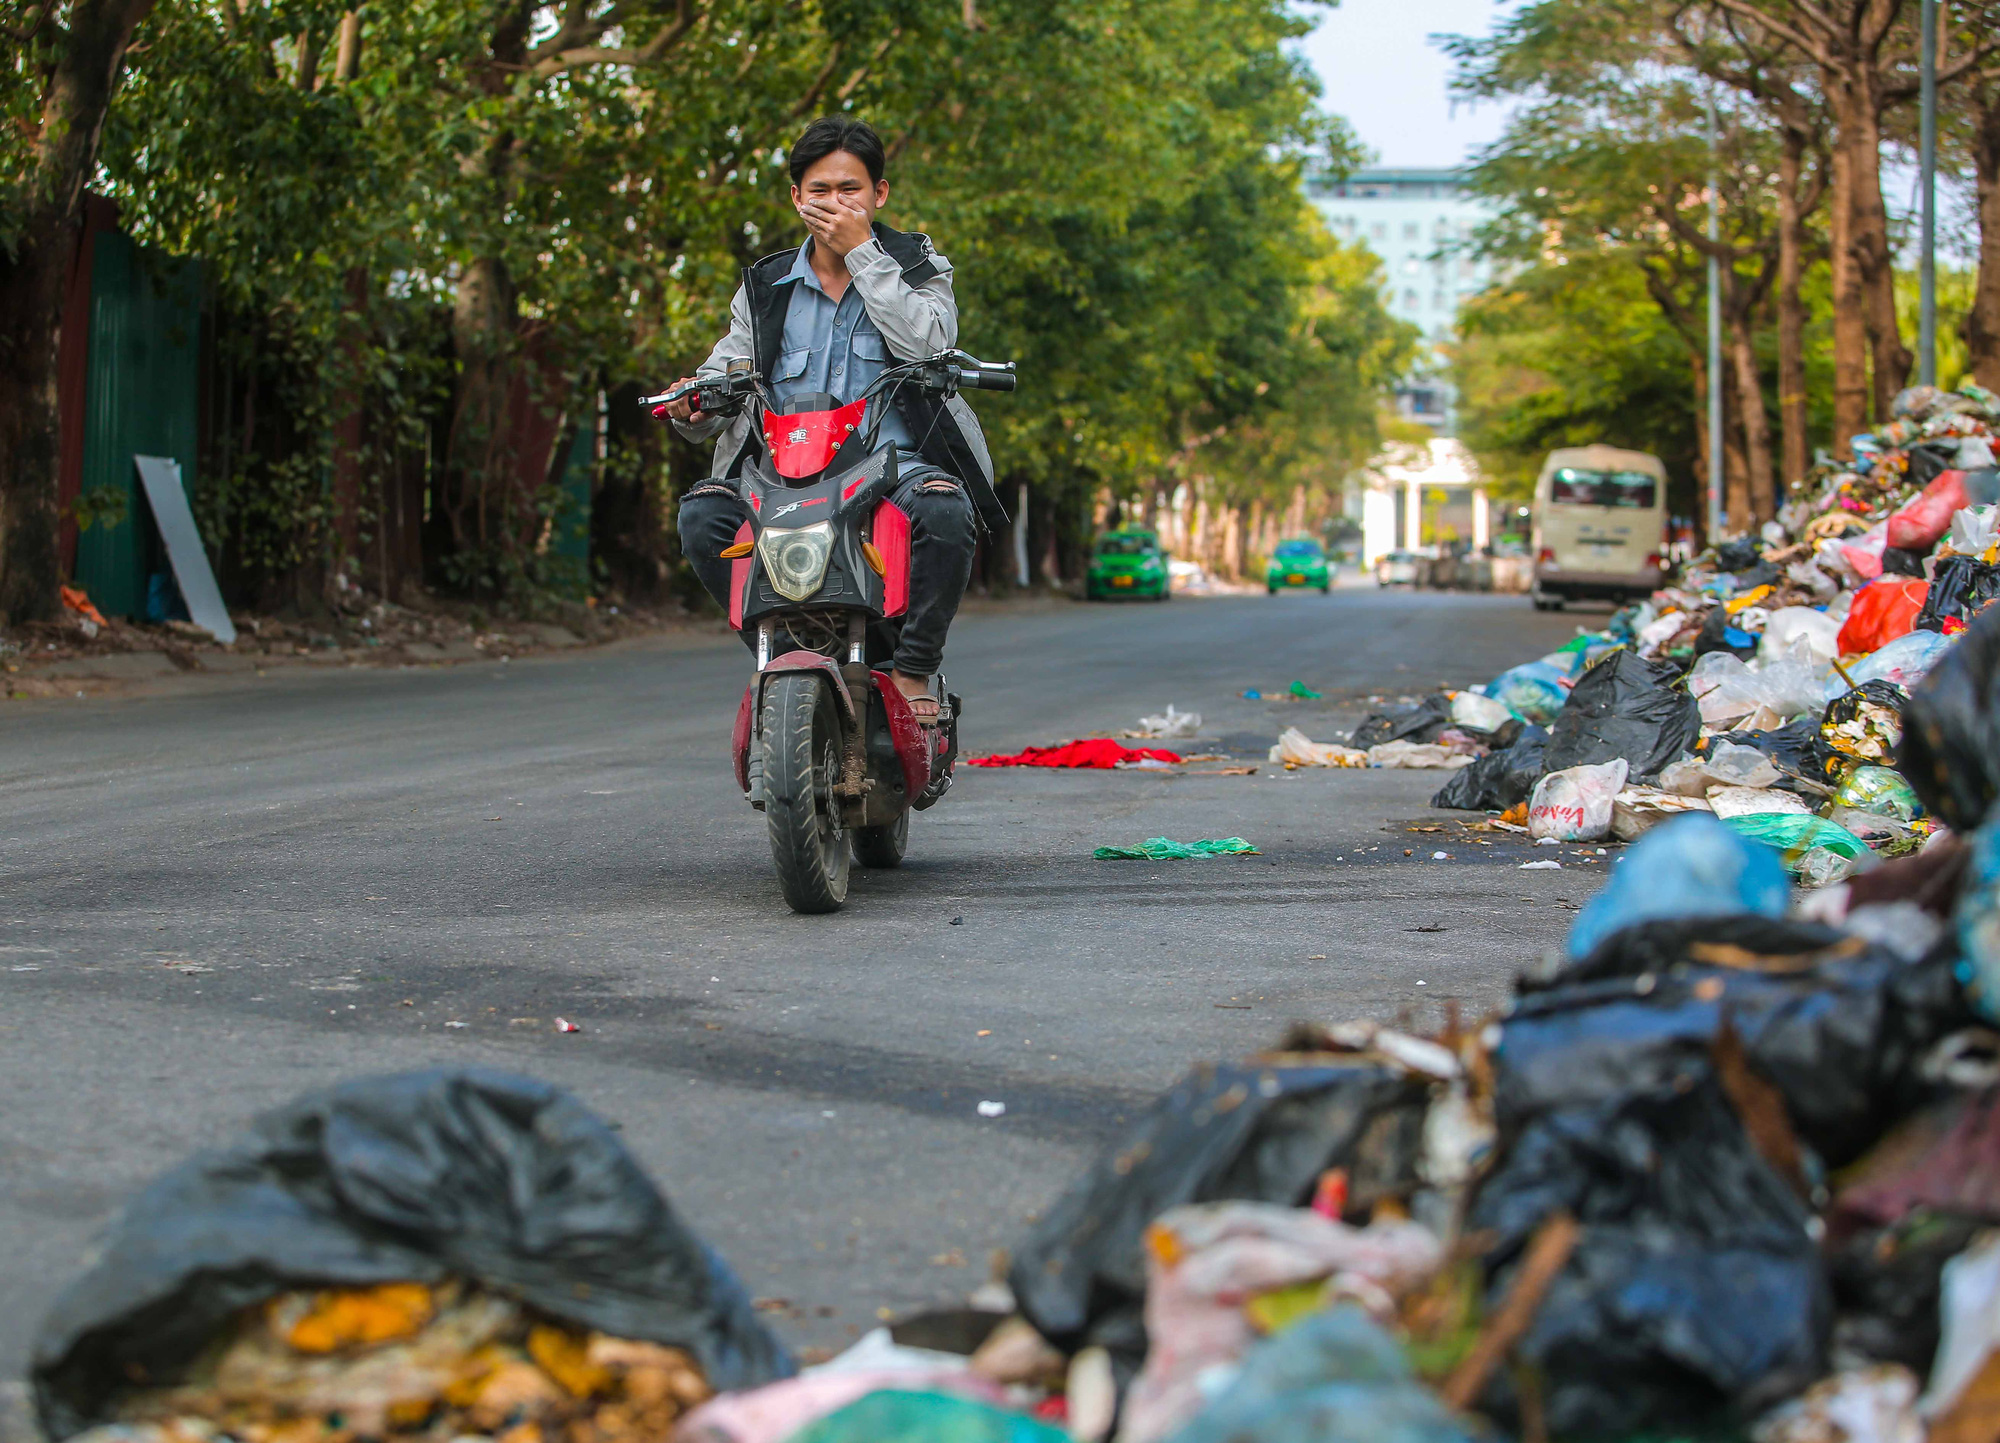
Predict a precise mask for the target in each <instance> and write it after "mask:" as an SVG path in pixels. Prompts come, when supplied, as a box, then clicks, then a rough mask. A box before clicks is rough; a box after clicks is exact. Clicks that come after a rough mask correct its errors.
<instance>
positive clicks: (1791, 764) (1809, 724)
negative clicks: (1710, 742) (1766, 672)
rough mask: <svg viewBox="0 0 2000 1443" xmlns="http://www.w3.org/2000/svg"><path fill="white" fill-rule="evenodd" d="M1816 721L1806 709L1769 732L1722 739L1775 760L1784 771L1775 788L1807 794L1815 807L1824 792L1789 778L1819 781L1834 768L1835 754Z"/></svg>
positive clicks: (1732, 735) (1743, 733)
mask: <svg viewBox="0 0 2000 1443" xmlns="http://www.w3.org/2000/svg"><path fill="white" fill-rule="evenodd" d="M1819 721H1820V719H1819V718H1818V717H1816V716H1814V715H1813V714H1812V713H1810V712H1808V713H1806V715H1804V716H1802V717H1795V718H1793V719H1792V720H1791V721H1789V722H1787V723H1785V725H1783V726H1781V727H1774V728H1772V729H1771V730H1770V731H1762V732H1731V733H1729V735H1728V736H1727V737H1726V738H1725V740H1728V741H1732V742H1734V743H1736V744H1737V745H1738V746H1744V747H1755V748H1756V749H1757V750H1758V751H1760V752H1762V753H1763V754H1764V755H1765V756H1767V757H1769V758H1770V759H1771V760H1772V761H1773V762H1776V763H1777V765H1778V770H1779V771H1781V772H1784V773H1785V774H1786V776H1785V780H1783V781H1780V782H1778V783H1777V784H1776V785H1777V787H1778V788H1779V789H1781V790H1783V791H1788V792H1796V793H1798V794H1799V795H1800V796H1804V797H1808V798H1810V799H1811V800H1812V802H1813V805H1814V806H1815V807H1817V806H1818V805H1819V804H1820V803H1821V802H1822V801H1824V800H1825V799H1826V794H1825V793H1824V792H1820V791H1815V790H1814V789H1812V788H1811V787H1802V786H1799V785H1798V784H1796V783H1795V782H1793V781H1792V780H1791V778H1793V777H1803V778H1805V779H1806V780H1807V781H1809V782H1820V783H1822V784H1823V783H1825V782H1826V780H1827V779H1828V778H1829V777H1830V776H1831V774H1832V772H1833V770H1834V763H1835V761H1836V759H1837V757H1838V753H1836V752H1835V751H1834V749H1833V748H1832V747H1830V746H1828V745H1827V744H1826V738H1825V737H1823V736H1821V735H1820V731H1819Z"/></svg>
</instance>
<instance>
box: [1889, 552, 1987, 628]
mask: <svg viewBox="0 0 2000 1443" xmlns="http://www.w3.org/2000/svg"><path fill="white" fill-rule="evenodd" d="M1996 598H2000V566H1991V565H1988V564H1987V563H1986V562H1984V561H1981V560H1980V559H1979V558H1978V557H1976V556H1944V557H1940V558H1939V559H1938V564H1937V569H1936V570H1935V571H1934V572H1932V573H1931V589H1930V590H1929V591H1928V592H1927V593H1925V595H1924V609H1923V610H1922V611H1919V612H1918V613H1917V619H1916V620H1915V621H1913V622H1911V623H1910V629H1911V630H1912V631H1943V630H1944V624H1945V622H1947V621H1962V622H1964V623H1966V624H1967V625H1968V626H1969V625H1971V624H1972V618H1973V617H1975V616H1978V615H1981V614H1982V613H1983V612H1985V610H1986V608H1987V607H1988V606H1989V605H1990V604H1991V603H1992V602H1993V601H1994V600H1995V599H1996Z"/></svg>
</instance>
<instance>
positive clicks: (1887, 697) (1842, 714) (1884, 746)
mask: <svg viewBox="0 0 2000 1443" xmlns="http://www.w3.org/2000/svg"><path fill="white" fill-rule="evenodd" d="M1909 704H1910V694H1909V693H1908V692H1906V691H1904V690H1903V689H1902V688H1901V687H1900V686H1897V685H1896V683H1894V682H1893V681H1886V680H1883V679H1881V678H1879V677H1878V678H1877V679H1875V680H1874V681H1864V682H1862V683H1861V685H1860V686H1857V687H1855V688H1854V690H1852V691H1847V692H1842V693H1841V694H1840V695H1839V696H1837V697H1835V698H1834V699H1833V700H1832V701H1830V702H1828V703H1827V704H1826V710H1825V711H1824V712H1822V713H1820V719H1819V734H1820V739H1821V740H1822V741H1824V742H1825V743H1826V747H1827V750H1828V752H1829V753H1832V754H1834V755H1832V756H1831V757H1830V758H1829V760H1828V762H1827V769H1828V773H1829V775H1830V774H1831V773H1833V772H1835V771H1838V770H1840V769H1841V768H1842V767H1843V766H1844V765H1845V764H1846V762H1847V760H1848V759H1850V758H1851V759H1853V760H1857V761H1863V762H1870V763H1875V764H1879V765H1881V766H1889V765H1891V764H1892V763H1893V762H1894V760H1895V756H1896V752H1897V749H1898V748H1900V747H1901V746H1902V741H1903V709H1904V708H1905V707H1907V706H1908V705H1909ZM1885 713H1886V715H1885ZM1857 721H1858V722H1861V723H1862V730H1861V733H1860V735H1859V736H1858V737H1857V736H1841V735H1840V734H1839V733H1838V731H1837V730H1836V729H1837V728H1839V727H1842V726H1845V725H1847V724H1848V723H1850V722H1857Z"/></svg>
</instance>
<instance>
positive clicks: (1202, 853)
mask: <svg viewBox="0 0 2000 1443" xmlns="http://www.w3.org/2000/svg"><path fill="white" fill-rule="evenodd" d="M1090 855H1091V856H1092V857H1093V858H1095V859H1096V860H1097V861H1100V862H1183V861H1186V860H1187V859H1188V858H1189V857H1254V856H1256V855H1257V849H1256V848H1255V847H1253V846H1251V845H1250V844H1249V843H1248V842H1246V841H1244V840H1243V839H1242V838H1241V837H1223V838H1222V839H1221V840H1219V841H1217V840H1213V839H1211V840H1204V841H1200V842H1176V841H1175V840H1174V839H1173V838H1171V837H1154V838H1153V839H1152V840H1150V841H1147V842H1142V843H1141V844H1140V845H1138V846H1136V847H1099V848H1098V849H1097V850H1096V851H1094V852H1092V853H1091V854H1090Z"/></svg>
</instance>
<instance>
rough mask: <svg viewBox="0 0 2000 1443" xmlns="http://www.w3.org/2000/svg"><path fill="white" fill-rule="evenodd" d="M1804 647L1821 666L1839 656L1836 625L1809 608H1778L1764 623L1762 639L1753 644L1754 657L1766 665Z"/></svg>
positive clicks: (1832, 620) (1838, 627) (1835, 622)
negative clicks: (1755, 645) (1755, 655)
mask: <svg viewBox="0 0 2000 1443" xmlns="http://www.w3.org/2000/svg"><path fill="white" fill-rule="evenodd" d="M1802 646H1803V647H1805V648H1808V649H1809V650H1810V652H1811V655H1812V657H1813V659H1814V660H1815V661H1816V662H1817V663H1818V664H1819V665H1820V666H1822V667H1824V666H1830V665H1831V664H1832V662H1833V659H1834V658H1835V657H1836V656H1839V655H1840V623H1839V622H1837V621H1835V620H1834V619H1833V618H1832V617H1830V616H1828V615H1827V614H1826V613H1825V612H1823V611H1817V610H1815V609H1814V608H1812V607H1810V606H1781V607H1779V608H1778V609H1777V610H1776V611H1774V612H1772V613H1771V619H1770V620H1769V621H1767V622H1765V623H1764V639H1763V640H1762V641H1761V642H1759V643H1758V644H1757V657H1758V659H1759V660H1760V661H1763V662H1765V663H1767V664H1768V663H1770V662H1772V661H1778V660H1782V659H1784V658H1787V657H1791V656H1794V655H1796V654H1797V651H1798V649H1799V648H1800V647H1802Z"/></svg>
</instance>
